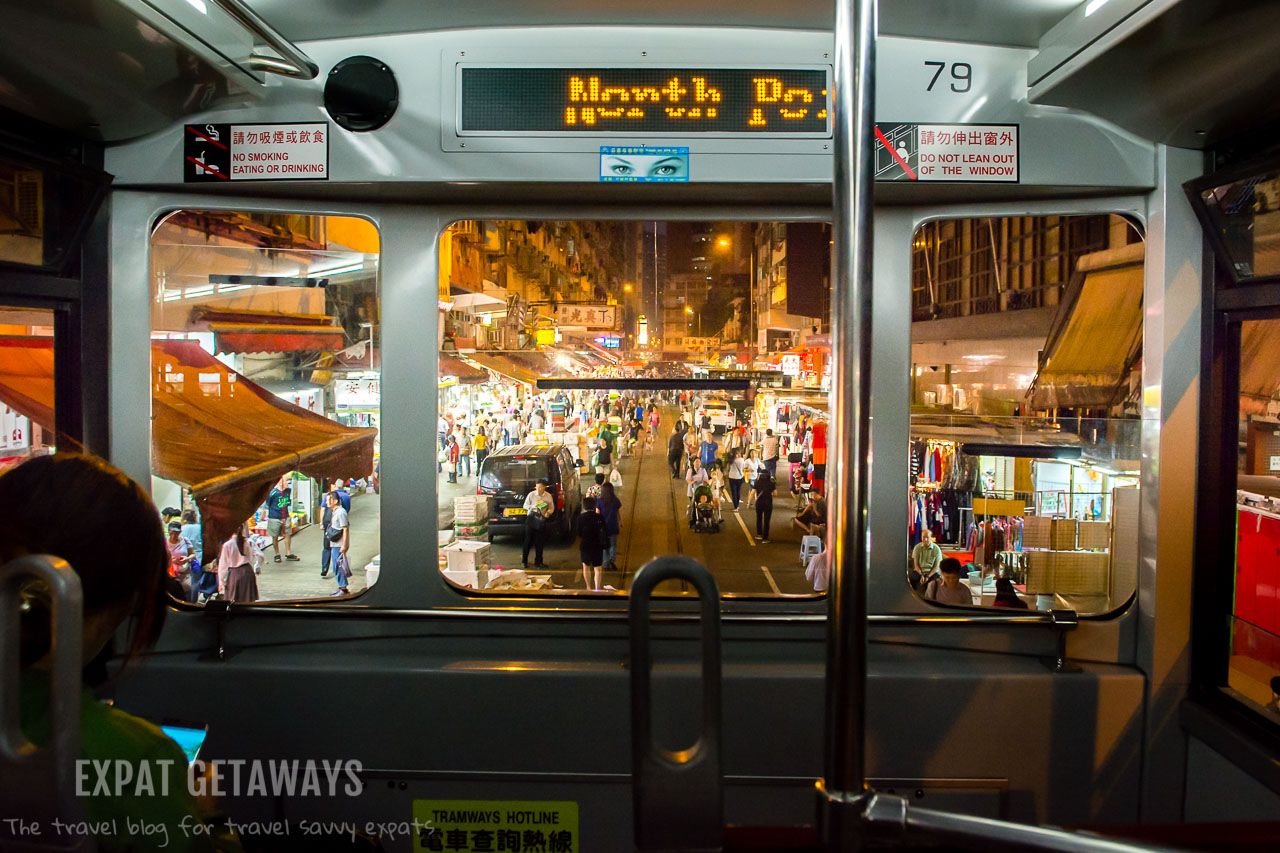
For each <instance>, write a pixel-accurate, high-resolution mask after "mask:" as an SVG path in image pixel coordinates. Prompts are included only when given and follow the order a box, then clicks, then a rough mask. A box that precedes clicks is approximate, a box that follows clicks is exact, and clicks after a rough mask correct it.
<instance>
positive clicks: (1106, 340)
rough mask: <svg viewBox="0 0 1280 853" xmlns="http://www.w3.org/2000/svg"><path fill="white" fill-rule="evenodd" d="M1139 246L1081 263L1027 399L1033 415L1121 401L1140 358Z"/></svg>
mask: <svg viewBox="0 0 1280 853" xmlns="http://www.w3.org/2000/svg"><path fill="white" fill-rule="evenodd" d="M1144 251H1145V247H1144V246H1143V244H1142V243H1133V244H1131V245H1129V246H1125V247H1123V248H1120V249H1113V250H1109V251H1105V252H1095V253H1093V254H1090V255H1085V256H1083V257H1081V258H1080V260H1079V262H1078V264H1077V268H1076V272H1075V273H1074V274H1073V275H1072V277H1071V281H1070V282H1069V283H1068V284H1067V288H1066V290H1065V292H1064V293H1063V296H1062V302H1061V303H1060V304H1059V306H1058V312H1057V314H1056V315H1055V317H1054V320H1053V325H1052V326H1051V327H1050V329H1049V336H1048V339H1047V340H1046V341H1045V347H1044V351H1043V352H1042V354H1041V356H1040V366H1039V370H1038V371H1037V372H1036V375H1035V378H1034V379H1033V380H1032V382H1031V386H1030V388H1029V389H1028V391H1027V396H1028V397H1029V398H1030V399H1031V405H1032V406H1033V407H1034V408H1037V409H1048V408H1055V407H1060V406H1070V407H1091V408H1108V407H1110V406H1113V405H1116V404H1118V403H1120V402H1122V401H1123V399H1124V396H1125V394H1126V393H1127V392H1128V388H1129V379H1130V375H1131V374H1132V372H1133V371H1134V370H1135V369H1137V367H1138V362H1139V359H1140V358H1141V355H1142V279H1143V253H1144Z"/></svg>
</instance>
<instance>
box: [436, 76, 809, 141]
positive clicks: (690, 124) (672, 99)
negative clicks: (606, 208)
mask: <svg viewBox="0 0 1280 853" xmlns="http://www.w3.org/2000/svg"><path fill="white" fill-rule="evenodd" d="M459 71H460V77H461V81H460V84H459V99H460V102H461V103H460V110H459V128H458V132H459V134H462V135H465V134H484V133H528V134H540V135H561V134H578V133H584V134H600V133H626V134H635V133H646V134H650V133H666V134H681V135H683V134H689V133H714V134H717V135H725V134H732V135H742V136H752V135H759V134H766V135H773V134H780V135H790V134H806V135H810V136H825V135H828V134H829V133H830V121H829V120H828V101H829V98H828V95H827V92H828V84H827V78H828V71H827V70H826V69H795V68H792V69H751V68H482V67H474V66H461V67H460V68H459Z"/></svg>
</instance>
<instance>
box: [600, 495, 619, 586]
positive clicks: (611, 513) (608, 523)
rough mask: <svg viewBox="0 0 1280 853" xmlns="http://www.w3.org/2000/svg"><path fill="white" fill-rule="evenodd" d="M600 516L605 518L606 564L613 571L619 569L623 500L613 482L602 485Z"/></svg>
mask: <svg viewBox="0 0 1280 853" xmlns="http://www.w3.org/2000/svg"><path fill="white" fill-rule="evenodd" d="M597 508H598V509H599V510H600V517H601V518H603V519H604V526H605V533H607V534H608V544H607V547H606V548H605V554H604V564H605V565H606V566H608V567H609V569H610V570H611V571H615V572H616V571H617V570H618V534H620V533H621V532H622V518H621V515H622V501H620V500H618V494H617V492H616V491H615V490H614V488H613V483H605V484H604V485H603V486H601V487H600V500H599V502H598V503H597Z"/></svg>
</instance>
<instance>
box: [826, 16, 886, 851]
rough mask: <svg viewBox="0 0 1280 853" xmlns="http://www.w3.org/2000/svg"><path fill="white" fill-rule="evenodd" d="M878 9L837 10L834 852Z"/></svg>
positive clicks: (847, 813) (855, 795)
mask: <svg viewBox="0 0 1280 853" xmlns="http://www.w3.org/2000/svg"><path fill="white" fill-rule="evenodd" d="M875 9H876V4H875V0H837V2H836V26H835V36H836V47H835V56H836V62H835V79H834V87H833V96H834V98H833V107H834V117H835V128H834V131H835V132H834V137H835V138H834V142H835V187H834V201H835V210H834V215H833V236H834V242H835V262H834V275H833V281H834V284H835V286H834V292H833V294H832V300H831V321H832V326H831V328H832V343H833V346H832V352H833V353H834V359H833V362H834V363H833V376H832V383H833V385H834V386H835V388H836V389H837V390H836V413H837V414H836V417H835V419H834V423H833V427H834V430H833V432H834V437H833V440H832V441H831V442H830V444H829V446H830V447H831V448H832V454H831V459H830V460H829V462H830V463H833V465H832V467H833V470H832V471H831V472H830V473H829V474H828V479H827V482H829V483H832V484H833V485H834V487H835V489H834V492H835V493H834V495H833V500H831V501H829V506H830V513H831V517H830V524H829V528H828V529H829V530H830V531H831V537H830V538H831V542H830V547H831V549H832V550H831V554H832V560H831V584H830V589H829V591H828V610H827V696H826V717H827V730H826V756H825V766H824V768H823V779H822V781H821V782H819V785H818V790H819V795H820V802H819V807H820V809H821V810H822V814H821V816H820V817H821V826H822V832H823V841H824V844H825V845H826V847H827V849H829V850H846V849H850V848H851V847H852V848H860V847H861V846H862V837H863V833H862V830H861V823H862V822H861V812H862V808H863V800H864V797H865V785H866V778H865V767H864V736H865V728H866V725H865V723H866V720H865V715H866V680H867V657H866V649H867V570H868V558H869V550H870V542H869V530H868V525H867V503H868V497H869V488H868V487H869V477H870V466H869V457H870V453H871V436H870V417H871V333H870V324H871V236H872V235H871V179H872V171H871V158H872V153H873V149H872V145H873V138H872V123H873V104H874V100H875V99H874V94H875V92H874V88H873V86H874V81H873V68H874V62H875V32H876V18H875Z"/></svg>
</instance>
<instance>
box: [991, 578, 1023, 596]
mask: <svg viewBox="0 0 1280 853" xmlns="http://www.w3.org/2000/svg"><path fill="white" fill-rule="evenodd" d="M1002 592H1005V593H1008V594H1009V595H1017V594H1018V591H1017V590H1016V589H1014V588H1013V581H1011V580H1009V579H1008V578H996V594H997V595H999V594H1000V593H1002Z"/></svg>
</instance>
